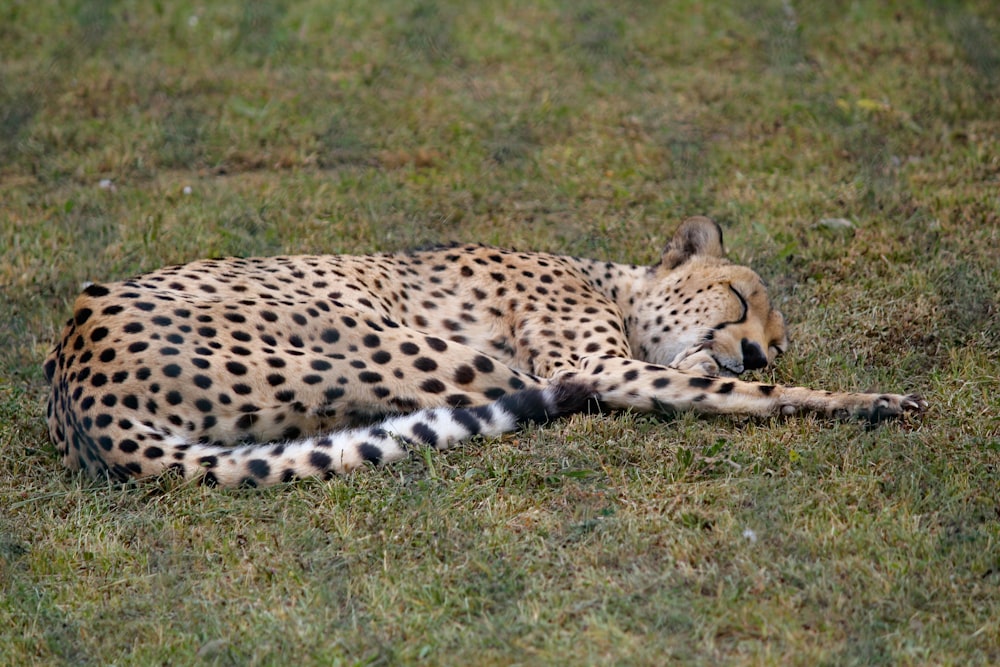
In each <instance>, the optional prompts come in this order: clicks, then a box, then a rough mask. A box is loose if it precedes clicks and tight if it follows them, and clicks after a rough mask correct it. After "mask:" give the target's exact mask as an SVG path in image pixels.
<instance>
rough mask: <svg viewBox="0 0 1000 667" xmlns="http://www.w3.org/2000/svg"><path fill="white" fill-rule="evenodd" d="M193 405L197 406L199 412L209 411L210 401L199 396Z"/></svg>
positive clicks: (210, 409)
mask: <svg viewBox="0 0 1000 667" xmlns="http://www.w3.org/2000/svg"><path fill="white" fill-rule="evenodd" d="M194 407H196V408H198V410H199V411H200V412H211V411H212V401H210V400H208V399H207V398H199V399H197V400H196V401H195V402H194Z"/></svg>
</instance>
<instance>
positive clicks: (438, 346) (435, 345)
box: [424, 336, 448, 352]
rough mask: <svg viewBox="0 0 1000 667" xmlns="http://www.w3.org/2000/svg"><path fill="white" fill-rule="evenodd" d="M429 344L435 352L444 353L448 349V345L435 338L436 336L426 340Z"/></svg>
mask: <svg viewBox="0 0 1000 667" xmlns="http://www.w3.org/2000/svg"><path fill="white" fill-rule="evenodd" d="M424 340H425V341H426V342H427V346H428V347H430V348H431V349H432V350H434V351H435V352H444V351H445V350H447V349H448V343H446V342H444V341H443V340H441V339H440V338H435V337H434V336H428V337H427V338H425V339H424Z"/></svg>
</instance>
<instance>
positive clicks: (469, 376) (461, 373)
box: [455, 364, 476, 384]
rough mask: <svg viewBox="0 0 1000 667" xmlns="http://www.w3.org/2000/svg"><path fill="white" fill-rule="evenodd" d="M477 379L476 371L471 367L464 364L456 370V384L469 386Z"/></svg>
mask: <svg viewBox="0 0 1000 667" xmlns="http://www.w3.org/2000/svg"><path fill="white" fill-rule="evenodd" d="M475 379H476V371H474V370H472V367H471V366H468V365H466V364H462V365H461V366H459V367H458V368H456V369H455V382H456V383H457V384H469V383H470V382H472V381H473V380H475Z"/></svg>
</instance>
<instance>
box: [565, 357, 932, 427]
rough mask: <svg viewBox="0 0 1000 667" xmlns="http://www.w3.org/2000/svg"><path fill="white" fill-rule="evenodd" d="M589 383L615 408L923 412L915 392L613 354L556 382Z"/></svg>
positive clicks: (881, 415) (842, 414)
mask: <svg viewBox="0 0 1000 667" xmlns="http://www.w3.org/2000/svg"><path fill="white" fill-rule="evenodd" d="M570 379H573V380H576V381H580V382H585V383H588V384H589V385H590V386H591V387H592V388H593V391H594V393H595V395H596V396H597V397H598V398H599V400H601V401H602V402H603V403H604V404H606V405H608V406H609V407H612V408H618V409H624V408H633V409H636V410H641V411H644V412H662V411H681V410H694V411H696V412H703V413H707V414H735V415H755V416H762V417H764V416H770V415H793V414H797V413H800V412H814V413H818V414H821V415H826V416H829V417H835V418H839V419H845V418H850V417H858V418H863V419H868V420H871V421H881V420H883V419H888V418H892V417H899V416H902V415H904V414H906V413H911V412H912V413H917V412H921V411H923V410H924V409H926V407H927V402H926V401H924V400H923V399H922V398H920V397H919V396H917V395H914V394H909V395H901V394H868V393H853V392H830V391H817V390H813V389H806V388H804V387H785V386H781V385H773V384H765V383H760V382H747V381H744V380H737V379H734V378H720V377H711V376H708V375H700V374H694V373H689V372H685V371H680V370H677V369H674V368H668V367H665V366H658V365H655V364H648V363H645V362H642V361H637V360H634V359H623V358H620V357H613V356H601V357H587V358H585V359H583V360H581V362H580V364H579V366H578V370H576V371H573V372H568V373H563V374H560V375H559V376H558V380H557V381H568V380H570Z"/></svg>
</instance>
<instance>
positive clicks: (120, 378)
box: [111, 371, 128, 384]
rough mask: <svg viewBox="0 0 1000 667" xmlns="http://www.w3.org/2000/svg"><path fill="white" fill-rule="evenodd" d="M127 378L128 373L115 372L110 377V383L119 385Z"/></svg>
mask: <svg viewBox="0 0 1000 667" xmlns="http://www.w3.org/2000/svg"><path fill="white" fill-rule="evenodd" d="M127 378H128V371H116V372H115V374H114V375H112V376H111V381H112V382H114V383H115V384H121V383H122V382H124V381H125V380H126V379H127Z"/></svg>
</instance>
